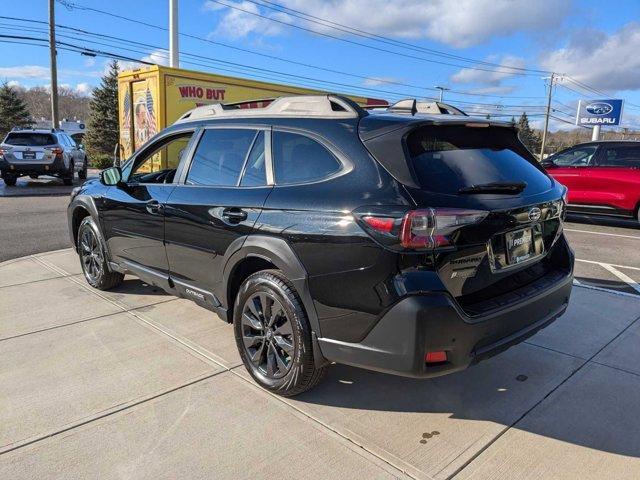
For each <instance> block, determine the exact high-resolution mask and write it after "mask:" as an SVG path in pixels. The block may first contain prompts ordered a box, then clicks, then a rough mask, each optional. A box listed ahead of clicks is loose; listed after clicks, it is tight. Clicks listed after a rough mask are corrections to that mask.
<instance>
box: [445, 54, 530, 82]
mask: <svg viewBox="0 0 640 480" xmlns="http://www.w3.org/2000/svg"><path fill="white" fill-rule="evenodd" d="M486 60H487V61H488V62H492V63H498V64H500V65H502V66H501V67H500V70H491V71H487V70H489V67H487V70H476V69H471V68H463V69H462V70H459V71H457V72H456V73H454V74H453V75H452V76H451V81H452V82H456V83H476V84H480V85H489V86H493V87H498V86H500V84H501V83H502V81H504V80H506V79H507V78H509V77H512V76H513V75H514V74H517V73H518V70H517V69H518V68H523V67H524V66H525V62H524V59H522V58H520V57H516V56H514V55H505V56H504V57H502V60H500V61H498V58H497V57H496V56H489V57H488V58H487V59H486ZM510 67H514V68H510ZM491 68H495V67H491Z"/></svg>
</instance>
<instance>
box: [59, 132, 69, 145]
mask: <svg viewBox="0 0 640 480" xmlns="http://www.w3.org/2000/svg"><path fill="white" fill-rule="evenodd" d="M58 142H60V143H61V144H62V145H64V146H65V147H68V146H69V143H68V142H67V139H66V138H65V135H64V133H59V134H58Z"/></svg>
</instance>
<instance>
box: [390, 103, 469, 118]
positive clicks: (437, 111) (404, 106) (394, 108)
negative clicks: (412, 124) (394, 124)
mask: <svg viewBox="0 0 640 480" xmlns="http://www.w3.org/2000/svg"><path fill="white" fill-rule="evenodd" d="M387 111H389V112H393V113H409V114H411V115H415V114H417V113H426V114H429V115H464V116H465V117H467V116H468V115H467V114H466V113H464V112H463V111H462V110H460V109H459V108H456V107H453V106H451V105H448V104H446V103H442V102H436V101H431V102H425V101H419V100H416V99H415V98H407V99H404V100H399V101H397V102H396V103H394V104H393V105H391V106H390V107H389V108H388V109H387Z"/></svg>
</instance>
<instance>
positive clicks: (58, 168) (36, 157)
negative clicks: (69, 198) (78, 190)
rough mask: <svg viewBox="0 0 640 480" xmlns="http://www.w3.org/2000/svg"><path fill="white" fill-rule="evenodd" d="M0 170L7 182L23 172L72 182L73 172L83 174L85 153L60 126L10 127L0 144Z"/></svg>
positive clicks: (84, 176) (85, 172)
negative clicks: (11, 128) (57, 127)
mask: <svg viewBox="0 0 640 480" xmlns="http://www.w3.org/2000/svg"><path fill="white" fill-rule="evenodd" d="M0 172H1V173H2V179H3V180H4V183H5V184H7V185H8V186H13V185H15V184H16V180H17V179H18V178H19V177H22V176H25V175H29V176H30V177H31V178H38V176H39V175H52V176H56V177H60V178H62V180H63V182H64V184H65V185H73V177H74V175H75V172H78V178H80V179H85V178H87V155H86V153H85V152H84V149H83V147H82V145H80V146H79V145H78V144H76V142H75V141H74V140H73V139H72V138H71V137H70V136H69V135H67V134H66V133H64V132H63V131H61V130H54V129H50V130H35V129H14V130H12V131H10V132H9V133H8V134H7V136H6V137H5V139H4V141H3V142H2V143H1V144H0Z"/></svg>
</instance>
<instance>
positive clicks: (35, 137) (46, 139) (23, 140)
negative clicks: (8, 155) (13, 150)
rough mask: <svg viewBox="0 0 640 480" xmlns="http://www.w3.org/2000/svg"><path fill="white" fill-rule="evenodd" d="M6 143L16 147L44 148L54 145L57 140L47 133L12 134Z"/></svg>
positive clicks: (8, 136)
mask: <svg viewBox="0 0 640 480" xmlns="http://www.w3.org/2000/svg"><path fill="white" fill-rule="evenodd" d="M4 143H6V144H8V145H15V146H16V147H19V146H24V147H42V146H44V145H54V144H55V143H56V139H55V138H54V137H53V135H50V134H47V133H35V132H34V133H32V132H10V133H9V134H8V135H7V138H6V139H5V140H4Z"/></svg>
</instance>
